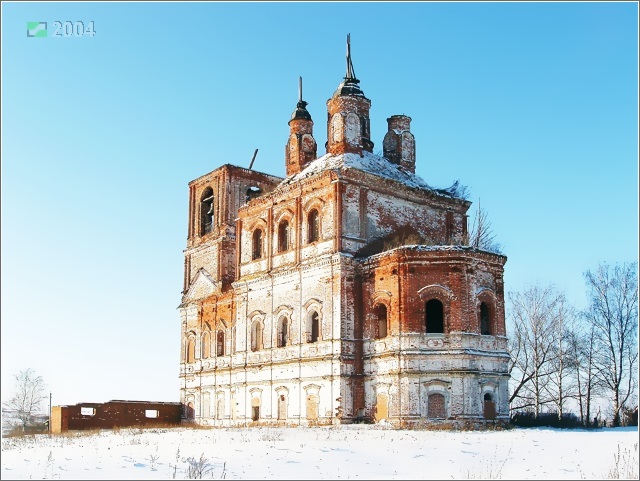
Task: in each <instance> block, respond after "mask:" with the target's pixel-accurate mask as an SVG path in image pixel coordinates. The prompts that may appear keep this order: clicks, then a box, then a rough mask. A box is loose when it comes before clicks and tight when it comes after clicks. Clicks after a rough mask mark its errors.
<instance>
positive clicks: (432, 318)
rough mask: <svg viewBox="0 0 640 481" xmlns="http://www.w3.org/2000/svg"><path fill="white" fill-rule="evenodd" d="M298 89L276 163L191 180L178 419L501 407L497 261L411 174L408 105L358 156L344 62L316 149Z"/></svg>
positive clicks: (306, 420)
mask: <svg viewBox="0 0 640 481" xmlns="http://www.w3.org/2000/svg"><path fill="white" fill-rule="evenodd" d="M306 105H307V103H306V102H305V101H303V100H302V95H301V94H300V99H299V102H298V104H297V106H296V108H295V110H294V112H293V114H292V117H291V120H290V121H289V126H290V136H289V139H288V142H287V145H286V151H285V162H286V175H287V177H286V178H284V179H282V178H279V177H275V176H272V175H268V174H264V173H259V172H256V171H253V170H249V169H245V168H242V167H237V166H233V165H228V164H227V165H223V166H222V167H219V168H218V169H216V170H214V171H213V172H210V173H208V174H206V175H204V176H202V177H199V178H197V179H195V180H193V181H192V182H190V184H189V225H188V241H187V248H186V249H185V251H184V254H185V273H184V290H183V293H182V294H183V297H182V302H181V304H180V307H179V310H180V314H181V320H182V352H181V356H182V358H181V361H180V362H181V364H180V379H181V402H182V403H183V405H184V406H186V407H187V409H186V410H185V413H186V414H185V415H186V417H187V418H190V419H194V420H195V422H197V423H200V424H205V425H215V426H235V425H242V426H250V425H260V424H280V425H304V426H306V425H322V424H337V423H353V422H359V421H364V422H379V421H381V420H385V422H389V423H392V424H393V425H395V426H415V425H425V424H450V425H454V426H465V425H476V426H477V425H480V424H482V423H484V422H485V421H486V420H491V421H494V420H495V421H496V422H505V421H507V420H508V417H509V414H508V388H507V381H508V374H507V360H508V355H507V352H506V341H507V340H506V337H505V323H504V286H503V267H504V264H505V262H506V257H504V256H502V255H498V254H495V253H491V252H486V251H482V250H478V249H475V248H472V247H469V246H467V245H465V244H468V235H467V211H468V209H469V207H470V205H471V203H470V202H469V201H467V200H465V199H464V198H462V197H461V196H459V195H458V194H457V192H456V190H455V189H448V190H447V189H433V188H431V187H429V185H428V184H427V183H425V181H423V180H422V179H421V178H420V177H418V176H416V175H415V162H416V159H415V141H414V137H413V134H412V133H411V131H410V122H411V119H410V118H409V117H407V116H404V115H393V116H391V117H390V118H388V119H387V122H388V132H387V133H386V135H385V136H384V139H383V142H382V145H383V156H378V155H374V154H373V145H374V144H373V142H372V140H371V139H370V123H369V108H370V106H371V102H370V100H369V99H367V98H366V97H365V95H364V93H363V92H362V90H361V88H360V86H359V80H358V79H357V78H356V77H355V74H354V72H353V66H352V63H351V56H350V53H349V54H348V55H347V73H346V76H345V77H344V80H343V82H342V83H341V84H340V85H339V86H338V89H337V90H336V91H335V93H334V94H333V96H332V97H331V98H330V99H329V100H328V101H327V110H328V121H327V138H328V141H327V145H326V150H327V153H326V154H325V155H322V156H320V157H318V156H317V153H316V152H317V146H316V141H315V139H314V137H313V125H314V123H313V121H312V119H311V116H310V115H309V112H308V111H307V110H306Z"/></svg>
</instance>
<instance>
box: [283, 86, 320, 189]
mask: <svg viewBox="0 0 640 481" xmlns="http://www.w3.org/2000/svg"><path fill="white" fill-rule="evenodd" d="M317 150H318V146H317V144H316V141H315V139H314V138H313V120H311V114H309V111H308V110H307V102H305V101H304V100H302V77H300V78H299V80H298V104H297V105H296V109H295V110H294V111H293V113H292V114H291V120H289V140H288V142H287V147H286V150H285V159H286V174H287V177H288V176H290V175H293V174H297V173H298V172H300V171H301V170H302V169H304V168H305V167H306V166H307V165H308V164H309V163H310V162H311V161H313V160H314V159H315V158H316V157H317Z"/></svg>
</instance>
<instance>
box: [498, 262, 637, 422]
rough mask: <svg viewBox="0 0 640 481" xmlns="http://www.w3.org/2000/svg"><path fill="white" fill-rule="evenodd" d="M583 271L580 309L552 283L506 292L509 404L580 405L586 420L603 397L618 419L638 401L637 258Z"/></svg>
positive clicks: (561, 409) (531, 408) (537, 407)
mask: <svg viewBox="0 0 640 481" xmlns="http://www.w3.org/2000/svg"><path fill="white" fill-rule="evenodd" d="M584 277H585V281H586V288H587V293H588V307H587V308H586V309H584V310H583V311H576V310H575V309H574V308H573V307H572V306H571V305H570V304H569V303H568V302H567V299H566V297H565V295H564V294H563V293H562V292H559V291H558V290H557V289H555V288H554V287H553V286H548V287H539V286H534V287H529V288H527V289H526V290H525V291H524V292H516V293H510V294H509V295H508V302H509V304H510V306H509V310H508V312H509V321H510V330H509V351H510V355H511V360H510V365H509V368H510V374H511V395H510V399H509V401H510V406H511V411H512V412H519V411H525V412H531V413H534V415H535V416H538V415H539V414H540V413H542V412H555V413H557V414H558V417H559V418H562V415H563V414H565V413H566V412H567V411H568V410H572V409H576V410H577V411H578V415H579V417H580V420H581V422H582V424H583V425H589V424H590V422H591V417H592V416H593V414H594V410H595V409H596V406H597V409H600V407H601V406H602V405H603V404H604V405H606V406H607V409H608V410H607V412H606V413H605V414H606V415H607V416H609V419H610V421H611V424H612V425H614V426H620V425H621V424H623V422H624V421H625V420H624V419H623V413H624V412H626V411H629V410H631V409H633V408H634V407H635V408H637V387H638V385H637V382H638V377H637V373H638V337H637V336H638V276H637V263H635V262H634V263H625V264H622V265H615V266H610V265H607V264H601V265H600V266H598V268H597V269H596V270H595V271H591V270H588V271H587V272H585V274H584ZM598 412H599V411H598Z"/></svg>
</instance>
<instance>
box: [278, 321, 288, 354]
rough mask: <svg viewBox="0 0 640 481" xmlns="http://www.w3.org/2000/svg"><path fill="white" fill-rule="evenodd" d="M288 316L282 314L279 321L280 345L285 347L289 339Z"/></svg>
mask: <svg viewBox="0 0 640 481" xmlns="http://www.w3.org/2000/svg"><path fill="white" fill-rule="evenodd" d="M288 331H289V326H288V323H287V318H286V317H284V316H282V317H281V318H280V321H279V322H278V347H285V346H286V345H287V341H288V339H289V332H288Z"/></svg>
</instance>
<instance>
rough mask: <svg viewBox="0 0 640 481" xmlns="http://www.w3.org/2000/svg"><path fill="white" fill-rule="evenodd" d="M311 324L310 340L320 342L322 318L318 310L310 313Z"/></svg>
mask: <svg viewBox="0 0 640 481" xmlns="http://www.w3.org/2000/svg"><path fill="white" fill-rule="evenodd" d="M309 324H310V326H309V327H310V332H309V342H318V339H319V338H320V319H319V316H318V313H317V312H316V311H311V312H310V313H309Z"/></svg>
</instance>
